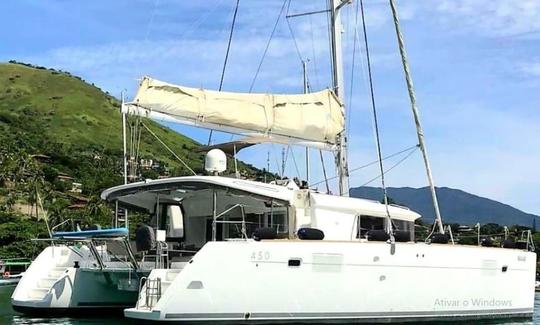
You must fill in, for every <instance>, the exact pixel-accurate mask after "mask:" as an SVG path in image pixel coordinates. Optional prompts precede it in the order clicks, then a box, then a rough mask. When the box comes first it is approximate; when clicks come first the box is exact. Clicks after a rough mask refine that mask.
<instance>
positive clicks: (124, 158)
mask: <svg viewBox="0 0 540 325" xmlns="http://www.w3.org/2000/svg"><path fill="white" fill-rule="evenodd" d="M124 97H125V91H122V105H121V106H120V107H121V108H120V109H121V113H122V145H123V153H124V157H123V165H124V184H127V183H128V175H127V173H128V163H127V143H126V142H127V141H126V110H125V107H124V103H125V99H124ZM117 203H118V201H117ZM117 210H118V209H117ZM124 221H125V226H126V228H128V227H129V223H128V211H127V209H124ZM116 223H117V224H118V214H116ZM128 229H129V228H128Z"/></svg>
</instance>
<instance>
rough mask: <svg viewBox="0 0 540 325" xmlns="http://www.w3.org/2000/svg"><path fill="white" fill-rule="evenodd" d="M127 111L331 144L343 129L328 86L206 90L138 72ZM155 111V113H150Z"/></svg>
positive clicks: (340, 112) (279, 138)
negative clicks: (291, 90)
mask: <svg viewBox="0 0 540 325" xmlns="http://www.w3.org/2000/svg"><path fill="white" fill-rule="evenodd" d="M126 108H127V111H128V112H131V113H135V114H138V115H146V116H148V117H151V118H152V116H154V117H156V116H157V117H158V118H157V119H159V117H162V118H163V119H165V120H172V121H175V122H178V123H183V124H190V125H195V126H200V127H205V128H210V129H214V130H219V131H224V132H232V133H238V134H244V135H250V136H257V135H264V136H265V137H266V138H267V139H269V141H272V139H273V138H274V139H275V140H276V142H280V141H281V142H282V141H283V138H289V139H292V140H293V141H290V142H293V143H294V142H296V143H302V142H306V143H307V142H313V143H318V144H320V145H323V146H333V145H335V144H336V139H337V136H338V134H339V133H340V132H342V131H343V129H344V112H343V106H342V104H341V103H340V101H339V99H338V98H337V97H336V96H335V94H334V93H333V92H332V91H330V90H323V91H319V92H315V93H309V94H294V95H272V94H248V93H232V92H223V91H212V90H207V89H198V88H190V87H183V86H177V85H173V84H169V83H166V82H162V81H158V80H155V79H152V78H149V77H144V78H143V80H142V82H141V85H140V87H139V89H138V91H137V95H136V96H135V98H134V100H133V101H132V102H131V103H128V104H127V105H126ZM156 113H157V114H156Z"/></svg>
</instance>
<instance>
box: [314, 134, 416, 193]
mask: <svg viewBox="0 0 540 325" xmlns="http://www.w3.org/2000/svg"><path fill="white" fill-rule="evenodd" d="M417 148H418V145H417V144H415V145H414V146H410V147H408V148H405V149H403V150H401V151H398V152H395V153H393V154H391V155H388V156H386V157H383V160H386V159H390V158H394V157H395V156H399V155H401V154H402V153H405V152H407V151H411V150H413V149H417ZM378 162H379V160H374V161H372V162H369V163H367V164H365V165H362V166H358V167H355V168H352V169H350V170H349V174H350V173H353V172H356V171H359V170H360V169H364V168H367V167H369V166H372V165H375V164H376V163H378ZM338 177H339V176H333V177H330V178H328V179H327V180H333V179H336V178H338ZM324 181H325V180H322V181H319V182H317V183H313V184H311V185H313V186H315V185H318V184H321V183H323V182H324Z"/></svg>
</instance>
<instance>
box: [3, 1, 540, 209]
mask: <svg viewBox="0 0 540 325" xmlns="http://www.w3.org/2000/svg"><path fill="white" fill-rule="evenodd" d="M286 1H288V0H286ZM364 1H365V4H366V14H367V18H366V22H367V24H368V37H369V41H370V43H369V44H370V51H371V54H372V61H373V70H374V81H375V94H376V101H377V108H378V111H379V120H380V129H381V135H382V148H383V152H384V154H385V155H389V154H392V153H394V152H397V151H399V150H401V149H403V148H406V147H409V146H412V145H414V144H415V143H416V134H415V130H414V124H413V121H412V116H411V113H410V107H409V102H408V97H407V92H406V88H405V83H404V79H403V72H402V70H401V65H400V59H399V55H398V50H397V43H396V39H395V34H394V30H393V25H392V21H391V12H390V9H389V6H388V3H387V1H382V0H364ZM397 2H398V6H399V10H400V15H401V18H402V29H403V32H404V34H405V41H406V45H407V50H408V53H409V59H410V62H411V68H412V74H413V78H414V82H415V86H416V91H417V99H418V103H419V106H420V110H421V116H422V120H423V123H424V127H425V134H426V137H427V144H428V149H429V153H430V157H431V160H432V165H433V166H432V167H433V172H434V176H435V181H436V183H437V184H438V185H439V186H448V187H453V188H459V189H463V190H465V191H469V192H472V193H474V194H477V195H481V196H486V197H489V198H492V199H496V200H499V201H502V202H504V203H508V204H510V205H513V206H515V207H517V208H520V209H522V210H525V211H527V212H532V213H536V214H540V199H539V195H538V193H537V192H536V191H537V189H538V188H539V186H540V172H539V171H538V167H539V166H540V141H539V140H540V112H539V109H540V107H539V104H540V100H539V96H540V92H539V86H540V54H539V53H540V1H538V0H520V1H508V0H474V1H473V0H437V1H433V0H401V1H397ZM235 3H236V1H235V0H206V1H180V0H176V1H173V0H169V1H167V0H155V1H134V0H130V1H127V0H124V1H98V0H94V1H60V0H59V1H38V0H35V1H28V0H19V1H3V2H2V3H1V4H0V9H1V12H2V13H3V15H2V20H1V22H0V25H1V28H0V60H1V61H8V60H11V59H15V60H19V61H24V62H30V63H34V64H39V65H45V66H48V67H53V68H58V69H62V70H66V71H70V72H72V73H73V74H76V75H79V76H81V77H83V78H84V79H85V80H87V81H89V82H93V83H95V84H96V85H97V86H99V87H101V88H102V89H104V90H107V91H109V92H111V93H112V94H113V95H116V96H118V95H119V93H120V91H121V90H122V89H127V90H128V94H129V96H132V95H133V91H134V90H135V88H136V86H137V78H139V77H141V76H143V75H151V76H153V77H155V78H157V79H161V80H164V81H169V82H172V83H178V84H183V85H187V86H195V87H199V86H202V87H206V88H211V89H217V87H218V86H219V78H220V74H221V68H222V64H223V58H224V54H225V48H226V41H227V37H228V32H229V25H230V21H231V18H232V13H233V9H234V5H235ZM325 3H326V0H313V1H308V0H292V1H291V4H290V8H289V13H299V12H305V11H310V10H320V9H324V7H325ZM282 5H283V0H266V1H254V0H250V1H248V0H241V1H240V9H239V12H238V20H237V29H236V31H235V35H234V39H233V44H232V48H231V54H230V61H229V65H228V67H227V72H226V76H225V82H224V90H230V91H247V90H248V89H249V87H250V85H251V83H252V80H253V78H254V75H255V71H256V70H257V66H258V65H259V62H260V60H261V56H262V53H263V51H264V48H265V46H266V44H267V41H268V39H269V36H270V33H271V31H272V28H273V26H274V23H275V22H276V19H277V17H278V15H279V13H280V9H281V7H282ZM356 10H357V7H356V3H353V4H352V5H349V6H348V7H346V8H345V9H344V11H343V18H344V34H343V40H344V55H345V61H346V66H345V76H346V78H345V80H346V83H347V86H346V88H347V104H349V98H350V94H351V93H352V94H353V95H352V98H351V101H350V103H351V105H350V115H349V116H348V118H349V121H350V122H349V123H350V128H349V132H350V138H349V143H350V166H351V168H354V167H355V166H360V165H363V164H365V163H368V162H371V161H373V160H374V159H375V158H376V153H375V146H374V140H373V131H372V117H371V115H370V106H369V101H368V97H367V83H366V79H365V49H364V47H363V39H362V38H361V37H360V36H361V35H359V39H358V48H357V52H356V60H355V62H356V64H355V69H354V75H355V78H354V85H353V87H352V92H351V91H350V89H351V88H350V87H351V71H352V62H351V61H352V50H353V43H354V42H353V41H354V33H355V32H354V30H355V17H356ZM357 21H358V24H359V25H358V28H359V29H358V31H359V32H361V30H360V28H361V24H360V18H359V17H358V20H357ZM290 26H291V29H292V31H293V33H294V36H295V38H296V41H297V44H298V49H299V52H300V53H298V52H297V50H296V47H295V44H294V41H293V38H292V37H291V32H290V30H289V27H288V25H287V21H286V19H285V18H284V17H283V15H282V16H281V19H280V21H279V22H278V25H277V29H276V32H275V35H274V37H273V39H272V41H271V43H270V46H269V50H268V53H267V56H266V59H265V60H264V61H263V64H262V68H261V72H260V74H259V76H258V78H257V80H256V82H255V86H254V91H257V92H283V93H293V92H301V91H302V73H301V63H300V57H299V55H300V56H301V57H302V59H305V60H309V63H308V70H309V79H310V83H311V86H312V89H313V90H317V89H321V88H325V87H328V86H329V85H330V73H329V55H328V37H327V36H328V35H327V20H326V16H325V15H318V16H309V17H302V18H294V19H291V20H290ZM175 128H176V129H177V130H180V131H181V132H182V133H185V134H187V135H189V136H192V137H194V138H195V139H197V140H199V141H200V142H206V141H207V137H208V131H202V130H194V129H191V128H187V127H175ZM228 140H230V136H229V135H219V136H218V138H217V139H216V141H228ZM156 145H159V144H156ZM267 152H270V157H271V158H270V159H271V169H272V170H273V171H277V162H278V161H279V160H280V159H281V158H280V152H281V147H280V146H277V145H276V146H271V145H264V146H260V147H259V148H256V149H246V150H245V151H243V152H241V153H240V155H239V156H240V158H241V159H244V160H246V161H248V162H251V163H253V164H255V165H257V166H259V167H261V168H262V167H265V166H266V157H267ZM303 152H304V150H303V149H302V148H294V157H295V160H296V163H297V164H298V165H299V166H298V170H299V173H300V174H302V175H303V174H304V170H305V168H304V165H303V161H304V156H303ZM311 156H312V158H311V159H312V162H313V164H312V165H313V170H312V174H313V177H312V181H315V180H319V179H320V178H321V176H320V175H321V170H320V164H319V161H318V156H316V155H315V152H313V153H312V155H311ZM402 157H403V155H401V156H398V157H396V158H394V159H391V160H388V161H385V164H386V167H387V168H389V167H391V166H392V165H393V164H395V163H396V162H397V161H399V160H400V159H401V158H402ZM326 159H327V160H326V162H327V166H328V167H329V168H330V174H332V175H334V174H335V171H334V169H333V168H331V165H332V164H331V162H332V158H331V155H330V154H326ZM287 174H288V175H289V176H296V174H297V170H296V168H295V166H294V162H293V160H292V158H291V157H290V158H289V160H288V163H287ZM376 175H377V170H376V169H375V168H368V169H362V170H359V171H357V172H355V173H353V174H352V175H351V186H360V185H362V184H364V183H366V182H367V181H369V180H370V179H372V178H373V177H375V176H376ZM387 182H388V184H389V186H411V187H420V186H425V185H426V183H427V182H426V177H425V174H424V169H423V165H422V162H421V157H420V154H419V152H416V153H414V154H413V155H412V156H411V157H410V158H409V159H407V160H405V161H404V162H403V163H402V164H401V165H399V166H398V167H396V168H395V169H393V170H392V171H391V172H389V173H388V181H387ZM369 185H372V186H379V183H378V181H374V182H372V183H370V184H369Z"/></svg>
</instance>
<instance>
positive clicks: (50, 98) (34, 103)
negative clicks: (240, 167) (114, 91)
mask: <svg viewBox="0 0 540 325" xmlns="http://www.w3.org/2000/svg"><path fill="white" fill-rule="evenodd" d="M32 122H36V124H37V125H36V127H38V128H39V129H38V130H33V129H28V128H27V126H32V125H30V124H31V123H32ZM145 123H146V124H147V125H148V126H149V127H150V128H151V129H152V130H153V131H154V132H155V133H156V134H157V135H158V136H159V137H160V138H161V139H163V141H164V142H165V143H167V144H168V145H169V146H170V147H171V148H172V149H173V150H174V151H175V152H177V153H179V154H180V156H181V157H183V159H186V160H187V161H188V163H189V164H190V165H192V166H195V165H199V164H201V163H202V157H201V155H200V154H195V153H193V152H192V149H193V148H195V147H196V146H197V143H196V142H195V141H193V140H191V139H189V138H187V137H184V136H182V135H179V134H177V133H175V132H173V131H172V130H170V129H167V128H165V127H162V126H160V125H158V124H157V123H154V122H152V121H145ZM0 125H1V126H2V132H3V133H5V132H10V131H11V132H13V131H14V129H17V130H21V129H22V130H25V131H27V132H33V131H37V133H38V135H39V137H42V138H46V139H47V140H49V141H51V142H55V143H61V144H66V145H70V146H79V147H87V148H91V147H99V148H102V149H104V150H105V149H108V150H112V151H116V152H120V150H121V145H122V142H121V136H122V133H121V117H120V112H119V103H118V101H117V100H116V99H115V98H113V97H112V96H110V95H108V94H106V93H104V92H103V91H101V90H100V89H99V88H97V87H95V86H93V85H89V84H87V83H86V82H84V81H82V80H81V79H80V78H78V77H75V76H72V75H70V74H68V73H65V72H59V71H54V70H48V69H45V68H42V67H38V68H35V67H32V66H29V65H22V64H13V63H8V64H0ZM141 152H144V153H146V154H147V155H148V156H153V157H156V158H158V159H162V160H164V161H167V162H170V163H172V162H173V160H172V159H171V157H170V155H169V154H167V153H166V152H165V150H164V149H163V148H162V147H161V146H160V145H159V144H157V143H156V142H155V140H153V139H152V137H151V136H150V135H148V134H144V133H143V136H142V138H141Z"/></svg>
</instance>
